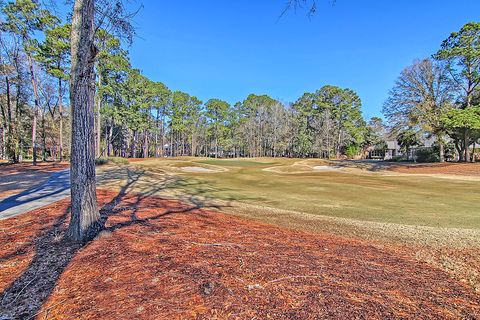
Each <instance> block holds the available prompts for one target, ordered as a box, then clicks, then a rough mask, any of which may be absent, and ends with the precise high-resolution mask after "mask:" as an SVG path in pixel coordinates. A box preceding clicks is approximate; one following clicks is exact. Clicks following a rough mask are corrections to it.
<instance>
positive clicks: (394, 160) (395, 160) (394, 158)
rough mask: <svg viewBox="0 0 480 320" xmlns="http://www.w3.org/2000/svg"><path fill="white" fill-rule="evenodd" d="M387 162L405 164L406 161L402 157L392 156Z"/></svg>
mask: <svg viewBox="0 0 480 320" xmlns="http://www.w3.org/2000/svg"><path fill="white" fill-rule="evenodd" d="M387 161H390V162H405V161H408V160H407V158H405V157H404V156H394V157H392V158H391V159H389V160H387Z"/></svg>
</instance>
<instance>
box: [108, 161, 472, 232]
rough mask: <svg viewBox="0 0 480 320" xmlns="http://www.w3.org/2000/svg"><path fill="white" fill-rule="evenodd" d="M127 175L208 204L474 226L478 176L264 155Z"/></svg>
mask: <svg viewBox="0 0 480 320" xmlns="http://www.w3.org/2000/svg"><path fill="white" fill-rule="evenodd" d="M185 168H186V169H187V170H185ZM195 169H196V170H195ZM115 170H117V171H118V173H119V175H120V176H121V171H122V170H125V168H123V169H122V168H116V169H113V171H111V172H110V173H109V175H110V177H109V178H108V179H107V178H105V179H104V180H102V179H101V180H100V181H101V185H102V183H103V182H106V183H107V184H108V182H111V183H110V184H109V185H115V183H120V184H121V183H122V182H121V180H118V179H115V178H117V177H115V175H114V171H115ZM131 170H132V172H135V170H137V171H136V172H137V173H139V172H142V174H140V175H139V180H138V181H137V182H136V185H137V186H138V187H139V188H140V187H141V186H142V179H144V178H143V175H158V176H159V177H161V178H162V179H164V178H165V177H170V179H171V181H170V182H169V183H165V185H164V187H163V188H161V189H160V190H158V192H159V193H161V192H165V193H168V191H181V192H184V193H185V194H189V195H199V196H202V197H205V198H206V199H209V200H224V201H236V202H243V203H248V204H254V205H261V206H267V207H272V208H277V209H285V210H291V211H298V212H303V213H308V214H314V215H322V216H332V217H340V218H352V219H356V220H364V221H373V222H388V223H399V224H405V225H416V226H418V225H420V226H430V227H449V228H468V229H480V214H478V212H476V210H475V209H476V208H478V203H480V178H479V179H478V180H476V177H465V178H462V177H455V176H454V177H452V178H451V179H448V180H447V179H445V178H442V177H435V176H434V175H416V176H412V175H406V174H396V173H395V172H394V171H386V170H384V171H380V172H372V171H369V170H368V169H360V168H352V167H346V166H344V165H342V164H341V163H338V164H337V163H331V162H325V161H323V160H313V159H312V160H298V159H270V158H269V159H253V160H251V159H244V160H236V159H234V160H229V159H226V160H216V159H191V158H185V159H176V160H171V159H161V160H155V159H154V160H146V161H143V162H135V163H133V164H132V167H131ZM406 170H408V169H406ZM145 179H146V177H145ZM107 180H108V181H107ZM102 181H103V182H102ZM151 182H152V181H150V182H148V183H147V184H149V183H151ZM447 195H448V196H447Z"/></svg>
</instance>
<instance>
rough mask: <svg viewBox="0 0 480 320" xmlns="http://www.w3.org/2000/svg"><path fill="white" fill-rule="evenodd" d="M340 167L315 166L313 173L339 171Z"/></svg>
mask: <svg viewBox="0 0 480 320" xmlns="http://www.w3.org/2000/svg"><path fill="white" fill-rule="evenodd" d="M341 169H342V168H341V167H338V166H315V167H313V170H315V171H339V170H341Z"/></svg>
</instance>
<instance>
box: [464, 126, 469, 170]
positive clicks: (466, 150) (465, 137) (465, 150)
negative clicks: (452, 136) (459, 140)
mask: <svg viewBox="0 0 480 320" xmlns="http://www.w3.org/2000/svg"><path fill="white" fill-rule="evenodd" d="M469 142H470V141H469V139H468V131H467V129H465V130H464V131H463V147H464V148H465V149H464V152H465V156H464V161H465V162H468V161H469V160H470V149H469V145H470V143H469Z"/></svg>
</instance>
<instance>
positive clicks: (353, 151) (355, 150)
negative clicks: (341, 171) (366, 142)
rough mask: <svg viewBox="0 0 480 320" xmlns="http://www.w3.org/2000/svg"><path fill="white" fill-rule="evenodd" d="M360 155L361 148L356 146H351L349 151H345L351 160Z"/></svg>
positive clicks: (348, 148)
mask: <svg viewBox="0 0 480 320" xmlns="http://www.w3.org/2000/svg"><path fill="white" fill-rule="evenodd" d="M359 153H360V147H357V146H355V145H349V146H348V147H347V150H345V155H346V156H347V157H348V158H349V159H352V158H353V157H355V156H356V155H358V154H359Z"/></svg>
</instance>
